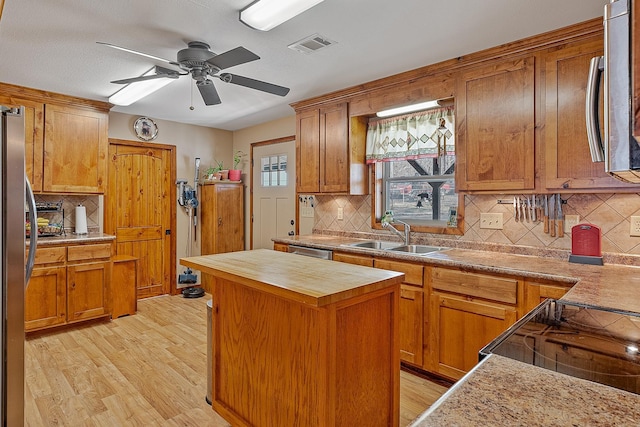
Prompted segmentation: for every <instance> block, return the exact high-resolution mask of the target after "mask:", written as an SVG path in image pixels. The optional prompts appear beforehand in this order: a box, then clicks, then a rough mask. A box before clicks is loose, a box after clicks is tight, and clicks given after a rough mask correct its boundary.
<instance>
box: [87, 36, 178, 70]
mask: <svg viewBox="0 0 640 427" xmlns="http://www.w3.org/2000/svg"><path fill="white" fill-rule="evenodd" d="M96 43H98V44H103V45H105V46H109V47H112V48H114V49H119V50H122V51H125V52H129V53H133V54H135V55H140V56H144V57H146V58H150V59H155V60H156V61H160V62H166V63H167V64H171V65H175V66H177V67H179V66H180V64H178V63H177V62H175V61H169V60H168V59H164V58H160V57H159V56H154V55H149V54H148V53H144V52H138V51H137V50H133V49H129V48H126V47H122V46H116V45H115V44H111V43H105V42H96Z"/></svg>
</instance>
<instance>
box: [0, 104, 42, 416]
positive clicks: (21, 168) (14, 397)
mask: <svg viewBox="0 0 640 427" xmlns="http://www.w3.org/2000/svg"><path fill="white" fill-rule="evenodd" d="M0 112H1V114H2V117H1V122H0V135H1V139H2V154H1V156H2V158H1V162H0V184H1V185H2V197H1V198H0V210H1V211H2V220H1V221H0V232H1V233H0V235H1V236H2V267H1V268H0V272H1V273H2V304H1V305H0V319H1V322H2V328H0V350H1V352H2V370H1V372H0V375H1V376H0V378H1V380H2V388H1V389H0V397H1V400H0V401H1V407H0V417H1V420H2V421H1V422H2V425H3V426H21V425H23V424H24V295H25V285H26V283H28V279H29V276H30V274H31V269H32V267H33V257H34V256H35V248H36V242H35V240H32V241H31V242H30V245H29V252H30V254H29V257H28V261H27V262H25V211H26V209H25V205H26V204H25V196H26V199H27V204H28V205H29V206H31V208H29V209H28V211H29V215H30V217H31V218H33V219H35V209H34V206H33V194H32V193H31V189H30V188H29V185H28V182H27V181H26V176H25V157H24V144H25V133H24V132H25V129H24V116H23V110H22V109H19V108H8V107H3V106H0ZM33 238H34V239H35V238H36V235H35V234H33ZM27 264H30V265H27Z"/></svg>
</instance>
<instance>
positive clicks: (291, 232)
mask: <svg viewBox="0 0 640 427" xmlns="http://www.w3.org/2000/svg"><path fill="white" fill-rule="evenodd" d="M287 234H288V235H289V236H293V235H294V234H296V233H294V232H293V231H290V232H288V233H287Z"/></svg>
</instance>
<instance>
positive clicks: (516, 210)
mask: <svg viewBox="0 0 640 427" xmlns="http://www.w3.org/2000/svg"><path fill="white" fill-rule="evenodd" d="M513 219H514V220H515V221H516V222H518V206H517V205H516V196H513Z"/></svg>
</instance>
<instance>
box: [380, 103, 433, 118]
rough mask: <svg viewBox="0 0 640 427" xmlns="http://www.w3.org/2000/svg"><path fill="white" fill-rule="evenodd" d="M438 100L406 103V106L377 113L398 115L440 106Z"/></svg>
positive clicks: (382, 115)
mask: <svg viewBox="0 0 640 427" xmlns="http://www.w3.org/2000/svg"><path fill="white" fill-rule="evenodd" d="M439 106H440V103H439V102H438V101H427V102H421V103H419V104H412V105H405V106H404V107H398V108H391V109H389V110H383V111H380V112H378V113H376V116H378V117H389V116H397V115H398V114H404V113H411V112H413V111H420V110H428V109H429V108H435V107H439Z"/></svg>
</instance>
